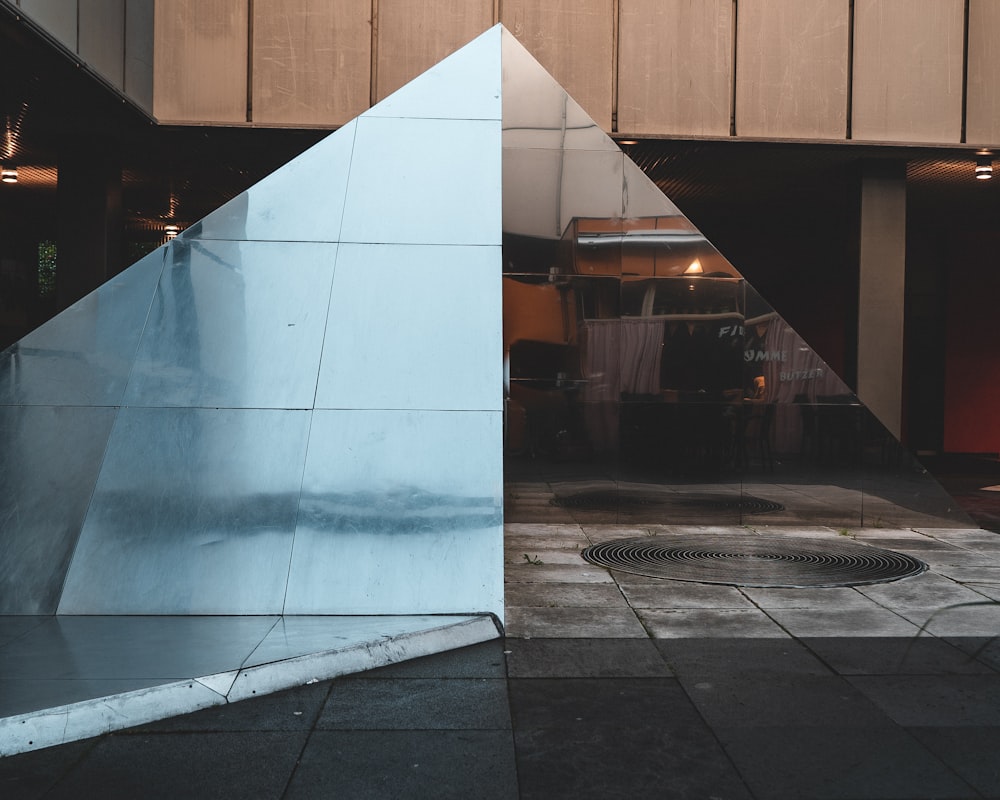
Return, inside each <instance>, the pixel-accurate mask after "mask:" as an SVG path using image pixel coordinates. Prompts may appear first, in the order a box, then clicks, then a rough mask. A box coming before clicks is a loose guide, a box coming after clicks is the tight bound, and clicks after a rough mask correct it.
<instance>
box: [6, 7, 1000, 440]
mask: <svg viewBox="0 0 1000 800" xmlns="http://www.w3.org/2000/svg"><path fill="white" fill-rule="evenodd" d="M497 22H500V23H502V24H504V25H505V26H506V27H507V29H508V30H509V31H510V32H511V33H513V34H514V36H515V37H517V39H518V40H519V41H520V42H521V43H522V44H524V45H525V47H526V48H527V49H528V50H529V51H530V52H531V53H532V54H533V55H534V56H535V57H536V58H537V59H538V60H539V61H540V62H541V64H542V65H543V66H545V67H546V68H547V69H548V70H549V71H550V72H551V73H552V75H553V76H554V77H555V78H556V80H557V81H559V82H560V83H561V84H562V85H563V86H565V87H566V89H567V90H568V91H569V93H570V94H571V95H572V96H573V97H574V98H576V99H577V101H579V102H580V104H581V105H582V106H583V108H584V109H585V110H586V111H587V113H588V114H589V115H590V116H591V117H592V118H593V119H594V120H596V121H597V123H598V124H599V125H601V127H602V128H603V129H604V130H605V131H606V132H607V133H609V134H611V135H612V136H613V137H615V138H616V139H617V140H618V141H619V142H620V143H621V144H622V146H623V147H624V149H626V151H627V152H628V154H629V155H630V156H631V157H632V158H633V160H635V162H636V163H637V164H638V165H639V166H640V167H641V168H642V169H643V170H644V171H645V172H646V173H647V175H649V176H650V177H651V178H652V179H653V180H654V181H655V182H656V183H657V185H658V186H660V188H661V189H663V190H664V191H666V192H667V194H668V195H669V196H670V197H671V198H672V199H673V200H674V201H675V203H676V204H677V205H678V206H679V207H680V208H681V209H682V211H684V212H685V213H686V214H687V216H688V217H689V218H691V219H692V220H693V222H694V223H695V224H696V225H697V226H698V227H699V228H700V229H701V230H702V232H703V233H704V234H705V235H706V236H707V237H708V238H709V239H710V240H712V241H713V242H714V243H715V244H716V245H717V246H718V247H719V249H720V250H721V251H722V252H723V253H724V254H725V255H726V256H727V257H728V258H729V260H730V261H732V262H733V263H734V264H736V265H737V266H738V267H739V269H740V270H741V271H742V273H743V274H744V275H745V276H746V277H747V278H748V279H749V280H750V281H751V282H752V283H753V284H754V285H755V286H756V287H757V288H758V289H759V290H760V291H761V293H762V294H763V295H765V296H766V297H768V298H769V299H770V300H771V301H772V304H773V305H774V306H775V307H776V309H777V310H778V311H779V312H780V313H781V314H782V315H784V316H785V318H786V319H787V320H788V321H789V322H790V323H791V324H792V325H793V327H795V328H796V329H797V330H798V331H799V332H800V333H801V334H802V336H803V338H804V339H805V340H806V341H808V342H810V343H811V344H812V345H813V346H814V347H815V348H816V350H817V351H818V352H819V353H820V354H821V355H822V356H823V357H824V358H825V359H826V361H827V362H829V363H830V364H831V366H833V367H834V369H836V370H837V371H838V372H839V373H840V374H842V375H844V376H845V378H846V379H847V380H848V382H849V383H850V384H851V385H852V386H854V388H856V390H857V391H858V393H859V395H860V396H861V398H862V399H863V400H864V401H865V402H866V403H867V404H868V405H869V406H870V407H871V408H872V409H873V410H874V411H875V412H876V413H877V414H878V416H879V417H880V418H881V419H882V420H883V422H885V424H886V425H887V427H888V428H889V429H890V430H892V431H893V432H895V433H897V434H901V435H902V437H903V438H904V440H905V441H907V442H908V443H909V444H910V445H911V446H912V447H914V448H915V449H917V450H919V451H926V452H934V453H937V452H994V453H995V452H997V451H1000V419H998V418H997V417H996V415H995V413H993V409H994V408H995V407H996V405H997V401H998V400H1000V356H998V355H997V353H996V352H995V351H996V348H995V347H994V346H993V345H994V343H995V342H996V335H995V333H993V332H992V323H991V316H992V315H991V313H990V312H991V310H992V309H991V308H990V306H991V305H992V302H993V298H995V297H996V296H997V290H998V289H1000V285H998V280H1000V278H998V275H1000V273H998V271H997V270H996V268H995V266H994V265H993V264H992V263H991V262H992V259H993V255H992V254H993V253H994V252H995V246H994V245H995V244H996V240H997V238H998V235H1000V234H998V232H997V230H996V220H997V218H998V216H997V212H998V211H1000V195H998V189H997V181H992V180H976V178H975V171H976V167H977V165H981V166H984V167H985V166H989V167H990V168H992V163H993V161H992V157H993V152H994V149H995V147H996V146H998V144H1000V89H998V88H997V87H998V86H1000V81H998V80H997V78H1000V48H997V47H996V45H995V42H996V41H1000V35H998V34H1000V8H998V7H997V5H996V4H995V3H992V2H989V0H853V1H852V0H808V2H803V1H802V0H586V1H585V2H573V3H570V2H561V1H560V2H546V3H532V2H528V0H478V1H477V2H468V0H436V1H435V2H432V3H423V4H415V3H409V2H405V1H404V0H335V1H334V2H331V1H330V0H295V2H284V1H282V2H279V1H278V0H210V1H209V2H205V1H202V2H195V0H158V2H153V0H20V2H12V0H0V33H2V37H3V44H4V46H3V48H2V50H3V55H2V56H0V58H2V61H3V63H2V66H3V69H4V74H5V76H10V78H9V79H7V78H5V81H4V87H3V90H2V95H0V97H2V104H3V105H2V108H0V113H2V114H3V123H4V132H3V141H2V143H0V148H2V149H0V164H2V165H3V167H5V168H8V169H16V170H17V175H18V181H17V183H9V184H2V185H0V190H2V191H0V212H2V217H0V281H2V282H3V283H2V285H3V292H2V295H3V296H2V298H0V325H2V330H3V334H4V340H3V342H2V344H9V343H10V342H11V341H13V340H15V339H16V338H18V337H19V336H20V335H23V333H25V332H26V331H27V330H29V329H31V328H32V327H34V326H35V325H37V324H38V323H39V322H41V321H43V320H44V319H45V318H46V317H47V316H49V315H51V314H52V313H54V312H55V311H57V310H58V309H60V308H64V307H66V306H68V305H69V304H70V303H71V302H73V301H74V300H76V299H77V298H79V297H80V296H82V295H83V294H85V293H86V292H87V291H90V290H91V289H93V288H95V287H96V286H97V285H99V284H100V283H101V282H103V280H105V279H106V278H108V277H110V276H112V275H114V274H116V273H117V272H118V271H119V270H120V269H122V268H123V267H124V266H126V265H127V264H129V263H132V262H133V261H135V260H136V258H137V257H139V256H141V254H142V253H143V252H144V251H145V250H147V249H149V248H150V247H152V246H154V245H156V244H158V243H159V242H160V241H162V240H163V239H164V237H166V236H168V235H170V234H172V233H174V232H175V230H177V229H183V228H184V227H185V226H186V225H189V224H191V223H192V222H194V221H195V220H197V219H200V218H201V217H203V216H204V215H205V214H206V213H208V212H209V211H211V210H212V209H213V208H215V207H217V206H219V205H221V204H222V202H224V201H225V200H226V199H228V198H229V197H231V196H233V195H235V194H236V193H238V192H239V191H241V190H243V189H244V188H246V186H248V185H250V184H251V183H253V182H254V181H255V180H257V179H259V178H260V177H262V176H263V175H264V174H267V173H268V172H270V171H271V170H272V169H274V168H276V167H277V166H279V165H280V164H282V163H284V162H285V161H287V160H288V159H289V158H291V157H292V156H294V155H295V154H297V153H298V152H300V151H301V150H303V149H305V147H307V146H308V145H310V144H312V143H314V142H315V141H317V140H318V139H319V138H321V137H322V136H323V135H325V134H326V133H327V132H328V131H330V130H334V129H336V128H338V127H340V126H342V125H343V124H345V123H346V122H347V121H349V120H350V119H352V118H353V117H355V116H356V115H357V114H359V113H361V112H363V111H364V110H365V109H367V108H369V107H370V106H372V105H373V104H375V103H377V102H378V101H379V100H381V99H382V98H384V97H386V96H387V95H388V94H390V93H392V92H393V91H395V90H396V89H398V88H399V87H400V86H402V85H404V84H405V83H406V82H407V81H408V80H410V79H411V78H413V77H415V76H416V75H418V74H419V73H421V72H423V71H424V70H426V69H427V68H428V67H430V66H431V65H432V64H434V63H436V62H437V61H439V60H440V59H441V58H443V57H444V56H446V55H448V54H449V53H451V52H453V51H455V50H457V49H458V48H459V47H461V46H462V45H463V44H464V43H466V42H467V41H469V40H471V39H473V38H474V37H475V36H477V35H478V34H479V33H481V32H482V31H484V30H486V29H488V28H489V27H491V26H492V25H494V24H495V23H497ZM53 246H54V252H56V253H57V258H56V265H57V269H56V279H55V281H54V283H53V281H52V280H51V275H50V274H49V273H50V272H51V263H50V261H51V253H52V252H53ZM46 248H48V249H46ZM46 254H48V255H46ZM47 270H48V272H47Z"/></svg>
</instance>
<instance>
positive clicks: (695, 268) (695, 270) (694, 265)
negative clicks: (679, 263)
mask: <svg viewBox="0 0 1000 800" xmlns="http://www.w3.org/2000/svg"><path fill="white" fill-rule="evenodd" d="M704 271H705V270H703V269H702V268H701V262H700V261H699V260H698V259H697V258H696V259H695V260H694V261H692V262H691V263H690V264H689V265H688V268H687V269H686V270H684V274H685V275H701V274H702V273H703V272H704Z"/></svg>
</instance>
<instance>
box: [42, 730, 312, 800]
mask: <svg viewBox="0 0 1000 800" xmlns="http://www.w3.org/2000/svg"><path fill="white" fill-rule="evenodd" d="M307 737H308V733H307V732H305V731H299V732H294V731H292V732H290V731H282V732H270V731H244V732H238V733H232V732H223V733H217V732H214V733H183V734H176V733H160V734H153V733H145V734H118V735H114V736H107V737H105V738H102V739H101V740H100V741H99V742H98V743H97V745H96V746H95V747H94V748H93V749H92V750H91V751H89V752H88V753H87V756H86V758H84V759H82V760H81V761H79V762H78V763H77V764H75V765H74V766H73V767H72V768H71V769H70V770H69V771H68V772H67V773H66V774H65V775H64V776H63V777H62V778H61V779H60V780H59V781H58V782H57V783H56V785H55V786H54V787H53V788H52V789H51V790H50V791H49V792H48V793H46V795H45V797H46V798H58V800H64V799H65V800H79V798H81V797H101V798H102V800H103V799H104V798H107V800H119V799H120V800H134V799H135V798H137V797H141V798H143V799H144V800H146V799H147V798H148V800H160V798H162V800H176V798H179V797H183V798H186V799H187V798H190V799H191V800H201V798H206V800H207V799H208V798H213V799H214V798H220V797H253V798H261V799H262V800H270V798H274V800H278V798H280V797H282V795H283V793H284V791H285V787H286V786H287V784H288V781H289V779H290V778H291V776H292V772H293V771H294V770H295V765H296V760H297V758H298V756H299V754H300V753H301V752H302V748H303V747H304V746H305V743H306V739H307Z"/></svg>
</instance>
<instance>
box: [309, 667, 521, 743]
mask: <svg viewBox="0 0 1000 800" xmlns="http://www.w3.org/2000/svg"><path fill="white" fill-rule="evenodd" d="M316 728H317V730H350V731H355V730H429V729H433V730H509V729H510V716H509V712H508V709H507V686H506V683H505V682H504V680H503V679H502V678H375V679H367V678H359V677H355V678H351V679H345V680H336V681H334V682H333V685H332V686H331V688H330V693H329V695H328V696H327V698H326V703H325V704H324V706H323V710H322V711H321V712H320V715H319V719H318V720H317V722H316Z"/></svg>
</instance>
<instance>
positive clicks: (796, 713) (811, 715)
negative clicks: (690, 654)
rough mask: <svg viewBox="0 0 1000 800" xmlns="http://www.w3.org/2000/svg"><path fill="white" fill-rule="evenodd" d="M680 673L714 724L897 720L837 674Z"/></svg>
mask: <svg viewBox="0 0 1000 800" xmlns="http://www.w3.org/2000/svg"><path fill="white" fill-rule="evenodd" d="M678 679H679V680H680V682H681V684H682V685H683V686H684V688H685V689H686V690H687V692H688V694H689V696H690V697H691V700H692V702H693V703H694V704H695V706H697V708H698V711H699V712H700V713H701V715H702V716H703V717H704V718H705V720H706V721H707V722H708V723H709V724H710V725H712V726H713V727H720V726H725V727H747V728H756V727H772V726H791V727H826V726H835V727H836V726H845V727H884V726H891V725H892V724H893V721H892V720H891V719H890V718H889V716H887V714H886V713H885V712H884V711H883V710H882V709H881V708H880V707H879V706H878V705H877V704H876V703H875V702H873V701H872V700H871V699H870V698H869V697H867V696H866V694H865V693H864V692H862V691H860V690H859V689H857V688H856V687H854V686H852V685H851V684H850V683H849V682H848V680H847V679H846V678H842V677H840V676H837V675H778V674H775V673H772V674H762V673H756V674H743V675H732V674H729V675H723V674H716V675H709V676H690V677H688V676H686V675H685V674H684V673H679V675H678Z"/></svg>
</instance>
